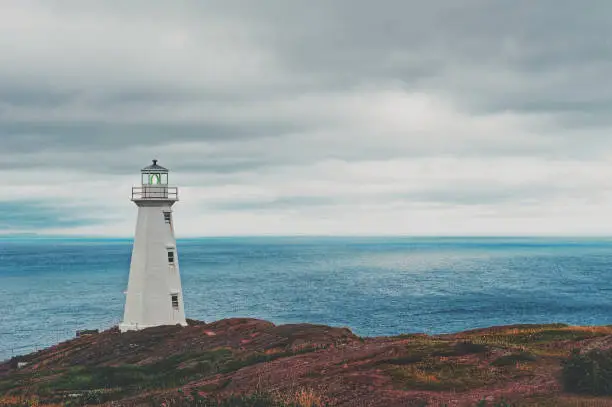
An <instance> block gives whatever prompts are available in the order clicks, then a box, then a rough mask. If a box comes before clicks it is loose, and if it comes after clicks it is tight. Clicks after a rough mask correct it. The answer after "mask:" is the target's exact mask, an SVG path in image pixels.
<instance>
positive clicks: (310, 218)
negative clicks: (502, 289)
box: [0, 0, 612, 237]
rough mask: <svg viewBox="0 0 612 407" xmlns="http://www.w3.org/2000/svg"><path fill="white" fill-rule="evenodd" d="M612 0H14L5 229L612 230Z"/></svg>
mask: <svg viewBox="0 0 612 407" xmlns="http://www.w3.org/2000/svg"><path fill="white" fill-rule="evenodd" d="M610 38H612V3H611V2H609V1H608V0H601V1H598V0H585V1H581V2H578V1H573V0H571V1H570V0H539V1H537V2H534V1H532V0H496V1H490V0H462V1H460V2H455V1H448V0H430V1H427V2H424V1H416V0H377V1H371V0H334V1H329V0H311V1H308V2H305V1H298V0H258V1H256V2H255V1H252V0H218V1H217V0H207V1H203V0H192V1H188V0H177V1H171V2H170V1H161V0H132V1H129V2H126V1H120V0H103V1H102V0H100V1H97V0H92V1H87V2H84V1H80V0H74V1H67V0H65V1H64V0H53V1H49V0H2V1H1V2H0V142H1V146H2V148H0V171H1V174H2V177H1V178H0V213H2V215H0V234H13V233H38V234H49V235H57V234H62V235H90V236H125V237H129V236H132V235H133V233H134V228H135V221H136V211H137V208H136V206H135V205H134V204H133V203H132V202H130V200H129V197H130V194H131V187H132V186H133V185H136V184H138V183H139V181H140V176H139V171H140V169H141V168H142V167H144V166H146V165H149V164H150V163H151V160H152V159H153V158H156V159H158V160H159V164H160V165H163V166H165V167H167V168H169V169H170V171H171V173H170V182H171V184H173V185H176V186H178V187H179V190H180V199H181V200H180V202H179V203H177V204H176V205H175V207H174V209H175V213H174V219H175V230H176V234H177V236H179V237H195V236H232V235H342V236H349V235H412V236H423V235H427V236H430V235H481V236H482V235H496V236H502V235H566V236H567V235H612V216H610V215H611V214H612V188H611V185H612V109H611V108H612V81H611V80H610V76H611V75H612V69H611V68H612V41H611V40H610Z"/></svg>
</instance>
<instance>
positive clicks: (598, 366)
mask: <svg viewBox="0 0 612 407" xmlns="http://www.w3.org/2000/svg"><path fill="white" fill-rule="evenodd" d="M562 366H563V372H562V380H563V386H564V389H565V391H567V392H571V393H578V394H589V395H594V396H602V395H612V350H611V349H608V350H605V351H602V350H598V349H595V350H592V351H590V352H588V353H586V354H582V353H580V351H579V350H577V349H575V350H574V351H572V353H571V355H570V357H569V358H568V359H567V360H565V361H564V362H563V364H562Z"/></svg>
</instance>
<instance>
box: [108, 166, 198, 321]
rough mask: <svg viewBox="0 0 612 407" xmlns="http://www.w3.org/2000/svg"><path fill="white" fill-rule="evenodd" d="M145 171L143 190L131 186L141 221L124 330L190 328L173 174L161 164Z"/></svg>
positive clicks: (126, 305)
mask: <svg viewBox="0 0 612 407" xmlns="http://www.w3.org/2000/svg"><path fill="white" fill-rule="evenodd" d="M141 173H142V186H139V187H133V188H132V201H133V202H134V203H135V204H136V205H137V206H138V220H137V222H136V235H135V236H134V247H133V248H132V263H131V265H130V277H129V281H128V289H127V297H126V300H125V310H124V314H123V322H121V324H119V329H120V330H121V332H125V331H131V330H138V329H144V328H149V327H152V326H159V325H177V324H179V325H183V326H185V325H187V323H186V321H185V311H184V309H183V294H182V289H181V277H180V274H179V262H178V254H177V251H176V239H175V237H174V224H173V220H172V205H174V203H175V202H176V201H178V188H176V187H171V186H168V170H167V169H166V168H164V167H161V166H159V165H157V160H153V165H150V166H148V167H145V168H143V169H142V171H141Z"/></svg>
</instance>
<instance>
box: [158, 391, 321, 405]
mask: <svg viewBox="0 0 612 407" xmlns="http://www.w3.org/2000/svg"><path fill="white" fill-rule="evenodd" d="M149 406H151V407H160V406H163V407H325V404H323V403H320V402H309V401H306V400H304V401H296V402H287V401H282V400H279V399H278V397H274V395H272V394H271V393H266V392H257V393H254V394H250V395H234V396H230V397H229V398H225V399H223V400H221V399H217V398H215V397H209V396H201V395H200V394H198V392H197V391H193V392H192V393H191V395H189V396H182V397H181V396H177V397H173V398H167V397H165V398H163V399H160V398H150V399H149Z"/></svg>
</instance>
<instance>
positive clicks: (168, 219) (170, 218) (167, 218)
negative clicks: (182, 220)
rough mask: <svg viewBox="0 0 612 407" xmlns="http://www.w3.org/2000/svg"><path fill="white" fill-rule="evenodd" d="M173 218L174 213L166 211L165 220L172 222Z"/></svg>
mask: <svg viewBox="0 0 612 407" xmlns="http://www.w3.org/2000/svg"><path fill="white" fill-rule="evenodd" d="M171 220H172V213H171V212H164V221H165V222H166V223H167V224H170V222H171Z"/></svg>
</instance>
